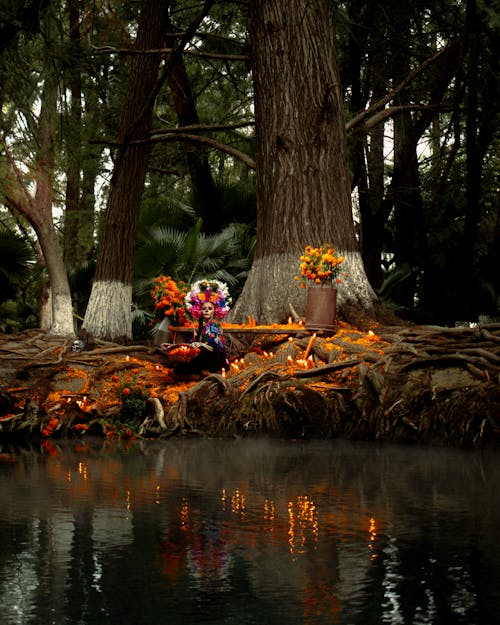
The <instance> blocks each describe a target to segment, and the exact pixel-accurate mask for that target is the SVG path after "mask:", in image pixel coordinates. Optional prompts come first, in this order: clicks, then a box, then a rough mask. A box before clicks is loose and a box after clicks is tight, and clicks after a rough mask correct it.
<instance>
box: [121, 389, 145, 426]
mask: <svg viewBox="0 0 500 625" xmlns="http://www.w3.org/2000/svg"><path fill="white" fill-rule="evenodd" d="M149 396H150V395H149V391H148V390H147V389H145V388H143V387H141V386H139V385H138V384H137V381H136V380H131V381H128V382H123V383H122V384H121V385H120V386H119V388H118V397H119V399H120V401H121V403H122V407H121V411H120V416H121V420H122V421H124V422H128V423H129V422H131V421H132V422H136V421H142V420H143V419H144V417H145V416H146V410H147V404H146V402H147V400H148V399H149Z"/></svg>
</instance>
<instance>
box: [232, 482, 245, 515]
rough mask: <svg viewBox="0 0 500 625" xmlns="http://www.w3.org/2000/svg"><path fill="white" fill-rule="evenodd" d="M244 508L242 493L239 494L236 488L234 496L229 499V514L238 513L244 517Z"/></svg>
mask: <svg viewBox="0 0 500 625" xmlns="http://www.w3.org/2000/svg"><path fill="white" fill-rule="evenodd" d="M245 508H246V501H245V495H243V493H241V492H240V490H239V489H238V488H237V489H236V490H235V491H234V495H233V496H232V497H231V512H234V513H235V514H236V513H238V514H240V515H241V516H245Z"/></svg>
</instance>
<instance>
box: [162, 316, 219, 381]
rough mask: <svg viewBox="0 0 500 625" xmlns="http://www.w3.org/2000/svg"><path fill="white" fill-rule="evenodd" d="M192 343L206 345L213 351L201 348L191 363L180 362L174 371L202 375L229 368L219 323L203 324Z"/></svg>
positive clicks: (209, 322)
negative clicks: (205, 372)
mask: <svg viewBox="0 0 500 625" xmlns="http://www.w3.org/2000/svg"><path fill="white" fill-rule="evenodd" d="M189 342H190V343H204V344H205V345H208V346H209V347H210V348H211V349H206V348H204V347H202V348H201V350H200V353H199V354H198V355H197V356H196V357H195V358H194V359H193V360H191V361H189V362H179V363H177V364H175V365H174V370H175V371H176V372H177V373H180V374H191V373H202V372H203V371H207V372H210V373H215V372H217V371H221V370H222V369H226V370H227V369H228V368H229V360H228V357H227V353H226V344H225V341H224V334H223V332H222V326H221V324H220V323H219V322H218V321H208V322H206V323H201V324H200V326H199V327H198V332H197V333H196V336H195V337H193V338H192V339H191V340H190V341H189Z"/></svg>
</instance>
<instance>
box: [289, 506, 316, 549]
mask: <svg viewBox="0 0 500 625" xmlns="http://www.w3.org/2000/svg"><path fill="white" fill-rule="evenodd" d="M295 508H296V509H297V511H295ZM288 523H289V526H288V544H289V545H290V553H304V551H305V544H306V540H307V535H306V531H307V529H308V528H309V529H310V532H311V534H312V536H313V539H314V541H317V539H318V534H319V524H318V520H317V516H316V505H315V504H314V502H313V501H312V500H310V499H309V497H307V495H306V496H302V497H300V496H299V497H297V501H296V502H295V503H294V502H293V501H289V502H288Z"/></svg>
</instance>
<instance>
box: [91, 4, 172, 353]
mask: <svg viewBox="0 0 500 625" xmlns="http://www.w3.org/2000/svg"><path fill="white" fill-rule="evenodd" d="M167 11H168V3H157V2H155V1H154V0H143V1H142V2H141V9H140V17H139V25H138V31H137V38H136V42H135V46H134V47H135V48H137V49H141V50H147V49H158V48H160V47H161V44H162V43H163V39H164V33H165V28H166V16H167ZM160 58H161V57H160V54H159V53H156V54H148V55H134V56H132V59H131V61H130V76H129V80H128V87H127V95H126V100H125V105H124V109H123V114H122V119H121V124H120V148H119V150H118V155H117V158H116V163H115V168H114V171H113V178H112V181H111V189H110V194H109V198H108V205H107V210H106V219H105V224H104V231H103V236H102V239H101V243H100V245H99V253H98V257H97V267H96V275H95V280H94V283H93V285H92V292H91V294H90V299H89V303H88V306H87V311H86V313H85V318H84V321H83V328H84V329H85V330H87V331H88V332H90V333H91V334H93V335H94V336H96V337H99V338H101V339H109V340H115V341H124V342H127V341H129V340H130V339H131V338H132V322H131V303H132V278H133V269H134V252H135V235H136V227H137V218H138V215H139V208H140V204H141V199H142V193H143V189H144V181H145V178H146V172H147V167H148V162H149V155H150V152H151V145H149V144H148V143H138V144H137V143H133V141H134V140H140V139H145V138H146V137H147V136H149V133H150V130H151V125H152V112H153V105H154V98H153V97H152V94H153V93H154V89H155V85H156V83H157V79H158V69H159V64H160Z"/></svg>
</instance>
